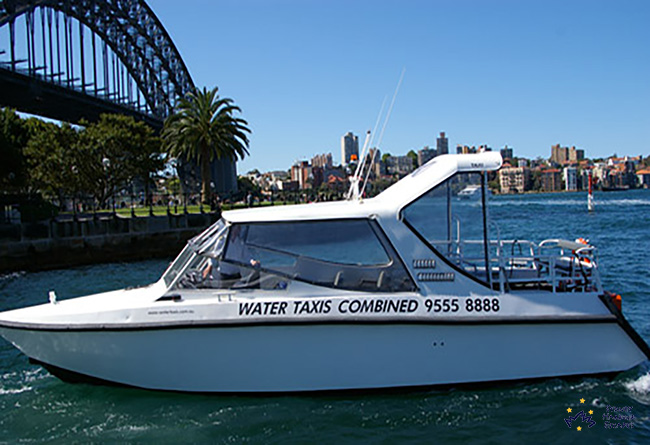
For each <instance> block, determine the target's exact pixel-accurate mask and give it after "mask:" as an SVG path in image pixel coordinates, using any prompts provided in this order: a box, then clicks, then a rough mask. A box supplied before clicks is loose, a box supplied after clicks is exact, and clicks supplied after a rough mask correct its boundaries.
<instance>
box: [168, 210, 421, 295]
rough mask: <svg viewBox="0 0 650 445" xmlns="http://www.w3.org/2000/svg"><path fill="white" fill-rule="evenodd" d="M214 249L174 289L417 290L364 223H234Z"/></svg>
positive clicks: (392, 253) (389, 250) (383, 241)
mask: <svg viewBox="0 0 650 445" xmlns="http://www.w3.org/2000/svg"><path fill="white" fill-rule="evenodd" d="M215 244H219V243H215ZM201 245H202V246H209V245H211V243H210V242H208V240H207V239H206V240H204V242H203V243H201ZM217 250H218V251H219V252H220V255H209V252H214V250H213V249H205V253H203V252H197V255H196V256H195V258H194V259H193V260H192V261H191V264H190V265H189V266H188V267H187V268H186V272H185V276H184V277H182V278H181V279H179V280H178V283H179V284H178V286H179V287H182V288H194V287H195V288H221V289H224V288H227V289H244V288H258V289H267V290H282V289H286V288H287V286H288V283H289V282H290V281H291V280H299V281H304V282H307V283H311V284H315V285H318V286H326V287H331V288H337V289H346V290H357V291H368V292H401V291H412V290H415V289H416V287H415V284H414V283H413V280H412V279H411V277H410V275H409V274H408V272H407V271H406V268H405V267H404V265H403V264H402V262H401V261H400V259H399V257H398V256H397V254H396V252H395V250H394V249H393V248H392V246H391V245H390V243H389V242H388V239H387V238H386V236H385V235H384V234H383V232H382V231H381V229H380V228H379V226H378V224H377V223H376V222H374V221H371V220H368V219H348V220H334V221H294V222H273V223H253V224H233V225H231V226H229V228H227V241H226V242H225V247H224V248H223V250H220V249H217Z"/></svg>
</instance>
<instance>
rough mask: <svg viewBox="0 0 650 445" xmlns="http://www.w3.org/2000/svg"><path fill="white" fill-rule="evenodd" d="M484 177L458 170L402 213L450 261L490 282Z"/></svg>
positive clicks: (473, 275)
mask: <svg viewBox="0 0 650 445" xmlns="http://www.w3.org/2000/svg"><path fill="white" fill-rule="evenodd" d="M483 177H484V176H483V174H481V173H458V174H456V175H454V176H452V177H451V178H449V179H447V180H446V181H445V182H443V183H442V184H440V185H438V186H437V187H435V188H433V189H432V190H430V191H429V192H427V193H426V194H425V195H423V196H421V197H420V198H418V199H417V200H416V201H414V202H413V203H411V204H409V205H408V206H407V207H406V208H405V209H404V210H403V213H402V217H403V219H404V221H405V222H406V223H407V225H408V226H409V227H410V228H411V229H412V230H414V231H415V232H416V233H417V234H418V235H420V236H421V237H422V238H424V239H425V240H426V242H427V243H428V244H429V245H430V246H431V247H433V248H434V249H435V251H436V252H437V253H438V254H439V255H440V256H441V257H443V258H444V259H446V260H447V262H448V263H451V264H452V265H453V266H454V267H456V268H457V269H460V270H461V271H463V272H465V273H467V274H469V275H471V276H472V277H474V278H476V279H478V280H480V281H481V282H484V283H488V282H489V277H488V276H487V274H486V264H488V261H487V251H486V244H485V239H486V227H485V221H486V219H485V214H484V206H483V198H484V197H483V190H484V189H483V187H482V181H483Z"/></svg>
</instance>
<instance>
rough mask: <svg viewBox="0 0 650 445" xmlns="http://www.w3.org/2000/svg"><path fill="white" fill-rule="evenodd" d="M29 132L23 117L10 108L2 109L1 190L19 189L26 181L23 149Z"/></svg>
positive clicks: (0, 120)
mask: <svg viewBox="0 0 650 445" xmlns="http://www.w3.org/2000/svg"><path fill="white" fill-rule="evenodd" d="M27 140H28V132H27V128H26V126H25V122H24V120H23V119H21V118H20V116H18V114H16V112H15V111H14V110H11V109H9V108H2V109H0V190H2V191H19V190H21V189H22V188H23V187H24V186H25V183H26V179H27V168H26V167H27V165H26V162H25V158H24V154H23V149H24V148H25V145H26V144H27Z"/></svg>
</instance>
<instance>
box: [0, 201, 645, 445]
mask: <svg viewBox="0 0 650 445" xmlns="http://www.w3.org/2000/svg"><path fill="white" fill-rule="evenodd" d="M595 200H596V211H595V212H594V213H592V214H589V213H588V212H587V202H586V201H587V198H586V193H558V194H536V195H521V196H495V197H492V198H491V207H490V216H491V217H492V219H493V220H494V221H495V222H496V223H497V224H498V227H499V231H500V234H501V237H502V238H503V239H506V238H510V239H512V238H516V239H529V240H532V241H536V242H539V241H541V240H543V239H546V238H566V239H571V240H572V239H575V238H579V237H582V238H586V239H589V240H590V241H591V242H592V243H593V244H594V245H595V246H597V247H598V249H599V250H598V252H599V260H600V261H599V265H600V268H601V272H602V274H603V283H604V286H605V288H606V289H608V290H611V291H613V292H616V293H620V294H621V295H622V297H623V311H624V313H625V315H626V317H627V319H628V321H630V323H631V324H632V326H633V327H634V328H635V329H636V330H637V332H638V333H639V334H640V335H641V336H642V337H643V338H644V339H645V340H646V341H647V342H650V290H649V287H648V286H649V284H650V249H649V247H650V241H649V239H650V190H635V191H627V192H611V193H596V195H595ZM170 260H171V258H170ZM167 263H168V261H158V260H155V261H154V260H152V261H143V262H137V263H122V264H104V265H96V266H88V267H80V268H74V269H66V270H54V271H47V272H38V273H13V274H7V275H0V310H8V309H13V308H17V307H22V306H27V305H34V304H38V303H44V302H46V301H47V298H48V296H47V294H48V291H49V290H52V289H53V290H56V292H57V295H58V296H59V298H61V299H65V298H72V297H76V296H81V295H86V294H90V293H96V292H101V291H106V290H111V289H117V288H122V287H127V286H134V285H140V284H147V283H150V282H152V281H155V280H157V278H158V277H159V276H160V275H161V273H162V272H163V270H164V269H165V267H166V266H167ZM567 297H570V296H567ZM589 341H590V339H589V338H567V342H570V343H571V344H572V345H574V347H575V348H580V347H581V344H585V343H588V342H589ZM468 354H471V351H468ZM215 378H218V376H216V377H215ZM581 399H584V403H581V402H580V400H581ZM608 406H609V407H610V410H611V409H612V408H611V407H616V408H625V409H626V410H627V411H625V413H626V414H627V415H629V414H631V415H633V416H634V418H633V419H632V420H631V422H625V421H621V420H611V419H610V420H607V419H605V418H604V416H605V415H606V414H607V412H608V411H607V410H608V408H607V407H608ZM569 408H571V410H572V413H578V412H579V411H581V410H583V411H585V412H588V411H589V410H591V411H593V412H594V414H593V415H592V418H593V420H595V422H596V423H595V424H594V425H593V426H592V427H588V425H587V424H586V423H584V424H582V426H583V428H582V430H581V431H578V430H577V429H576V428H575V427H576V426H577V425H579V423H576V424H574V425H573V428H569V427H568V426H567V424H566V423H565V421H564V419H565V418H567V417H568V416H569V414H568V413H567V409H569ZM610 412H611V411H610ZM606 422H607V423H606ZM630 423H631V425H630ZM608 424H609V428H608V427H607V426H608ZM614 424H616V426H618V428H613V427H612V426H613V425H614ZM35 442H36V443H40V442H50V443H88V442H93V443H96V442H113V443H114V442H119V443H124V442H127V443H130V442H137V443H142V442H144V443H148V442H156V443H277V444H280V443H282V444H285V443H338V444H342V443H386V444H391V443H399V444H402V443H458V444H461V443H462V444H465V443H567V444H568V443H639V444H642V443H650V365H649V364H648V363H647V362H646V363H644V364H643V365H641V366H639V367H637V368H635V369H632V370H630V371H627V372H624V373H622V374H620V375H618V376H617V377H615V378H613V379H606V378H576V379H571V380H564V379H550V380H544V381H541V382H525V383H514V384H507V385H506V384H503V385H492V386H481V387H473V388H468V387H460V388H451V389H449V388H446V389H444V390H436V389H434V390H428V391H400V392H391V391H387V392H378V393H370V394H345V393H344V394H340V393H337V394H322V395H298V396H296V395H279V396H260V397H258V396H246V397H244V396H222V395H193V394H179V393H166V392H155V391H145V390H138V389H129V388H118V387H108V386H96V385H88V384H69V383H64V382H62V381H60V380H58V379H57V378H55V377H52V376H51V375H50V374H48V373H47V372H46V371H45V370H44V369H42V368H41V367H40V366H37V365H33V364H30V363H29V361H28V359H27V357H25V356H24V355H22V354H21V353H20V352H19V351H18V350H17V349H15V348H14V347H13V346H12V345H11V344H9V343H8V342H6V341H4V339H0V443H35Z"/></svg>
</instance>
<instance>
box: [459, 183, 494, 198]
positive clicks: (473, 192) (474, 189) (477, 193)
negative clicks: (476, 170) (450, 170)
mask: <svg viewBox="0 0 650 445" xmlns="http://www.w3.org/2000/svg"><path fill="white" fill-rule="evenodd" d="M481 188H482V187H481V186H480V185H468V186H467V187H465V188H464V189H462V190H461V191H460V192H458V195H457V196H458V197H459V198H460V199H479V198H480V197H481ZM487 194H488V195H490V194H491V192H490V190H489V189H488V190H487Z"/></svg>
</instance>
